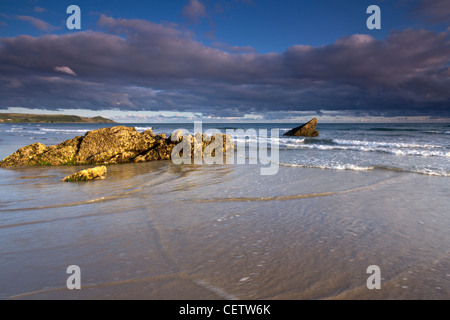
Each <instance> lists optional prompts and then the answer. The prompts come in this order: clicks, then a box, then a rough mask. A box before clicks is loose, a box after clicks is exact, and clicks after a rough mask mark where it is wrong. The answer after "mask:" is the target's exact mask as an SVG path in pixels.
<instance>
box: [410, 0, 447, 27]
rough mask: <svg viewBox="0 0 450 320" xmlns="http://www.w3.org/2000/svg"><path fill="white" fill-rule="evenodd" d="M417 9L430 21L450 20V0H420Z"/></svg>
mask: <svg viewBox="0 0 450 320" xmlns="http://www.w3.org/2000/svg"><path fill="white" fill-rule="evenodd" d="M416 11H417V13H418V14H420V15H422V16H424V17H425V18H426V19H427V20H428V21H429V22H433V23H441V22H450V1H448V0H420V1H419V3H418V5H417V7H416Z"/></svg>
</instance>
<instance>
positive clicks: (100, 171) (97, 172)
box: [62, 166, 108, 182]
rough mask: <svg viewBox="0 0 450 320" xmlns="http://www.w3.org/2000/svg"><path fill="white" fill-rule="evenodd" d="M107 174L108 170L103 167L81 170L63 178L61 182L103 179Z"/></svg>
mask: <svg viewBox="0 0 450 320" xmlns="http://www.w3.org/2000/svg"><path fill="white" fill-rule="evenodd" d="M107 172H108V170H107V169H106V167H105V166H101V167H95V168H91V169H86V170H81V171H79V172H77V173H75V174H72V175H70V176H67V177H65V178H64V179H62V181H64V182H68V181H88V180H98V179H104V178H105V175H106V173H107Z"/></svg>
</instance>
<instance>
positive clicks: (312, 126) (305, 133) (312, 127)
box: [284, 118, 319, 137]
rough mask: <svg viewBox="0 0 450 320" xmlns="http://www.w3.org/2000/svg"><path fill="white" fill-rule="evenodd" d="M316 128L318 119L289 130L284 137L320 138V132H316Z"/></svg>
mask: <svg viewBox="0 0 450 320" xmlns="http://www.w3.org/2000/svg"><path fill="white" fill-rule="evenodd" d="M316 126H317V118H314V119H312V120H311V121H309V122H308V123H305V124H304V125H302V126H300V127H297V128H294V129H292V130H289V131H288V132H286V133H285V134H284V135H285V136H291V137H299V136H301V137H318V136H319V131H316Z"/></svg>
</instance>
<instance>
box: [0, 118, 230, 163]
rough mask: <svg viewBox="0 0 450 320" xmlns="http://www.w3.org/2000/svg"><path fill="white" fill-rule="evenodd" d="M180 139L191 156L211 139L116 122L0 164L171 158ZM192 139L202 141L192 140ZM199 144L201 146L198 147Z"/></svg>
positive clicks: (225, 141) (227, 145)
mask: <svg viewBox="0 0 450 320" xmlns="http://www.w3.org/2000/svg"><path fill="white" fill-rule="evenodd" d="M222 136H223V148H224V152H225V151H227V150H229V149H233V148H234V144H233V143H232V142H231V138H229V139H227V138H226V135H222ZM183 139H188V141H191V146H192V149H195V146H197V150H192V149H191V150H192V156H194V154H195V152H203V151H204V150H205V148H206V147H207V146H208V145H209V144H210V143H212V142H213V141H214V137H212V138H211V139H210V138H209V137H208V136H206V135H202V134H201V133H198V134H196V135H195V136H191V135H189V136H186V137H184V136H183V135H182V132H181V131H180V132H175V133H174V134H172V135H171V136H170V137H169V138H166V135H165V134H160V135H155V134H153V132H152V131H151V130H147V131H145V132H142V133H139V132H138V131H136V129H135V128H131V127H125V126H118V127H112V128H103V129H98V130H94V131H90V132H88V133H86V135H85V136H84V137H75V138H73V139H70V140H67V141H64V142H63V143H60V144H58V145H55V146H50V147H46V146H45V145H43V144H41V143H35V144H32V145H29V146H26V147H23V148H21V149H19V150H17V151H16V152H15V153H13V154H12V155H10V156H8V157H6V158H5V159H4V160H3V161H0V167H19V166H39V165H74V164H78V165H89V164H97V165H106V164H116V163H126V162H147V161H155V160H170V159H171V153H172V150H173V148H174V147H175V146H176V145H177V144H178V143H180V142H181V141H182V140H183ZM194 139H197V140H195V141H202V142H201V144H200V143H196V144H194ZM199 146H201V149H200V147H199Z"/></svg>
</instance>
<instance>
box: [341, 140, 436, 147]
mask: <svg viewBox="0 0 450 320" xmlns="http://www.w3.org/2000/svg"><path fill="white" fill-rule="evenodd" d="M333 142H334V143H337V144H341V145H354V146H367V147H383V148H442V147H441V146H437V145H431V144H418V143H404V142H385V141H382V142H380V141H361V140H340V139H333Z"/></svg>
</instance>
